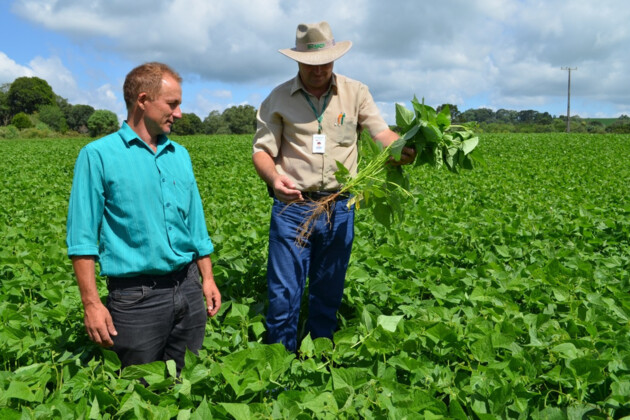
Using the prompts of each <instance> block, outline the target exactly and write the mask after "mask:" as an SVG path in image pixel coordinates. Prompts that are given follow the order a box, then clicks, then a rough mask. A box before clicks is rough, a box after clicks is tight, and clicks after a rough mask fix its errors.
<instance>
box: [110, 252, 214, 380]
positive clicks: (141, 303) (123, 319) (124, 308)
mask: <svg viewBox="0 0 630 420" xmlns="http://www.w3.org/2000/svg"><path fill="white" fill-rule="evenodd" d="M145 277H149V280H150V276H145ZM122 280H124V279H121V281H119V282H118V283H117V284H120V283H123V281H122ZM143 282H144V281H143ZM146 283H147V284H146V285H134V286H131V287H119V286H116V287H111V286H110V288H109V295H108V297H107V309H108V310H109V312H110V314H111V316H112V319H113V321H114V326H115V327H116V331H117V332H118V335H117V336H115V337H112V339H113V340H114V346H113V347H112V348H111V349H112V350H113V351H115V352H116V354H118V358H119V359H120V361H121V363H122V366H123V367H125V366H129V365H138V364H144V363H150V362H154V361H156V360H163V361H166V360H170V359H173V360H175V363H176V365H177V371H178V372H179V371H181V369H182V368H183V367H184V357H185V355H186V349H189V350H190V351H192V352H194V353H197V351H198V350H199V349H200V348H201V345H202V344H203V339H204V336H205V330H206V321H207V317H208V315H207V312H206V304H205V300H204V297H203V290H202V287H201V282H200V281H199V270H198V268H197V264H195V263H194V262H193V263H192V264H190V266H189V267H188V271H187V272H185V273H183V276H181V279H179V280H176V281H175V282H169V283H167V284H164V283H160V284H151V283H152V282H151V281H147V282H146Z"/></svg>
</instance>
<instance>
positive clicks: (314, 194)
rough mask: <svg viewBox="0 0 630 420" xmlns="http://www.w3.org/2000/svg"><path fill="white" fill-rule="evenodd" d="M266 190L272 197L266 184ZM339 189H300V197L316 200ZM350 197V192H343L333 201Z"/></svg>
mask: <svg viewBox="0 0 630 420" xmlns="http://www.w3.org/2000/svg"><path fill="white" fill-rule="evenodd" d="M267 192H268V193H269V197H271V198H274V197H275V196H276V195H275V194H274V193H273V189H272V188H271V187H270V186H267ZM338 192H339V191H302V197H303V198H304V199H307V200H311V201H317V200H320V199H322V198H326V197H328V196H331V195H333V194H336V193H338ZM348 198H350V194H347V193H344V194H339V195H338V196H337V197H335V201H339V200H346V199H348Z"/></svg>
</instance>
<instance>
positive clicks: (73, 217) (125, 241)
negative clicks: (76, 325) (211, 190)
mask: <svg viewBox="0 0 630 420" xmlns="http://www.w3.org/2000/svg"><path fill="white" fill-rule="evenodd" d="M66 244H67V246H68V256H70V257H72V256H96V257H98V259H99V262H100V266H101V275H104V276H113V277H131V276H135V275H139V274H166V273H169V272H172V271H175V270H178V269H180V268H182V267H183V266H184V265H186V264H187V263H189V262H191V261H193V260H196V259H198V258H199V257H203V256H206V255H209V254H210V253H212V251H213V250H214V247H213V245H212V241H211V240H210V237H209V236H208V231H207V228H206V222H205V217H204V214H203V208H202V204H201V197H200V196H199V190H198V189H197V183H196V181H195V176H194V174H193V169H192V163H191V161H190V156H189V154H188V151H187V150H186V149H185V148H184V147H183V146H181V145H179V144H177V143H175V142H173V141H171V140H169V139H168V138H167V137H166V136H161V137H160V138H159V139H158V147H157V151H156V152H153V150H151V148H150V147H149V146H148V145H147V144H146V143H145V142H144V141H142V140H141V139H140V138H139V137H138V136H137V135H136V133H135V132H134V131H133V130H132V129H131V128H130V127H129V126H128V125H127V123H126V122H125V123H123V125H122V127H121V129H120V130H119V131H118V132H116V133H113V134H110V135H108V136H106V137H103V138H101V139H99V140H96V141H94V142H92V143H90V144H88V145H87V146H85V147H84V148H83V149H81V152H80V153H79V157H78V158H77V161H76V164H75V168H74V179H73V182H72V192H71V194H70V203H69V208H68V222H67V236H66Z"/></svg>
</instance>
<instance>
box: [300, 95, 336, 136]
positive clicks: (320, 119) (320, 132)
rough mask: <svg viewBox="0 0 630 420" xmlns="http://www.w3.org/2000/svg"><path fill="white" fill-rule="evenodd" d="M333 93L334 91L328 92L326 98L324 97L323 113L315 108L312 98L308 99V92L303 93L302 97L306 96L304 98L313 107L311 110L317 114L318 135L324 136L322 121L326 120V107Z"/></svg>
mask: <svg viewBox="0 0 630 420" xmlns="http://www.w3.org/2000/svg"><path fill="white" fill-rule="evenodd" d="M331 92H332V91H328V93H327V94H326V96H324V106H323V107H322V112H317V108H315V105H313V102H311V98H309V97H308V94H307V93H306V92H304V91H302V95H304V97H305V98H306V100H307V101H308V104H309V105H310V106H311V109H312V110H313V112H314V113H315V118H317V134H322V120H323V119H324V111H325V110H326V105H328V98H330V94H331Z"/></svg>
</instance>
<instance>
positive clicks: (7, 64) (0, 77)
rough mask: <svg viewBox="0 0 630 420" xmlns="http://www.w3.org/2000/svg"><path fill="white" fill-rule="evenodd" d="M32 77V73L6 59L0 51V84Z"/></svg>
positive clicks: (26, 68)
mask: <svg viewBox="0 0 630 420" xmlns="http://www.w3.org/2000/svg"><path fill="white" fill-rule="evenodd" d="M24 76H26V77H32V76H33V71H32V70H31V69H29V68H28V67H24V66H21V65H19V64H18V63H16V62H15V61H13V60H12V59H11V58H9V57H7V55H6V54H5V53H3V52H2V51H0V84H4V83H12V82H13V81H14V80H15V79H17V78H18V77H24Z"/></svg>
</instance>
